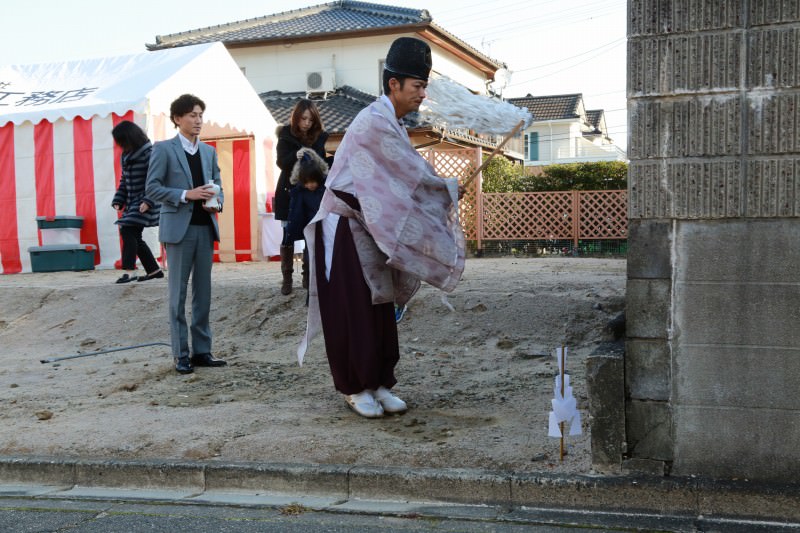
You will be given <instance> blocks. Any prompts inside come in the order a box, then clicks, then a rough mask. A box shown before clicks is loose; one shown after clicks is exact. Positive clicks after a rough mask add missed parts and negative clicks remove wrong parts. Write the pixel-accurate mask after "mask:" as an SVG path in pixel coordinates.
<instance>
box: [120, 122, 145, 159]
mask: <svg viewBox="0 0 800 533" xmlns="http://www.w3.org/2000/svg"><path fill="white" fill-rule="evenodd" d="M111 136H112V137H114V142H115V143H117V145H118V146H119V147H120V148H122V151H123V152H124V153H130V152H135V151H136V150H138V149H139V148H141V147H142V146H143V145H144V144H145V143H149V142H150V139H148V138H147V134H146V133H145V132H144V131H142V128H140V127H139V126H137V125H136V124H134V123H133V122H131V121H129V120H123V121H122V122H120V123H119V124H117V125H116V126H114V129H113V130H111Z"/></svg>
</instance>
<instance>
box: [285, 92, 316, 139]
mask: <svg viewBox="0 0 800 533" xmlns="http://www.w3.org/2000/svg"><path fill="white" fill-rule="evenodd" d="M306 111H309V112H310V113H311V127H310V128H308V131H307V132H305V133H303V132H302V131H300V128H299V127H298V125H299V124H300V118H301V117H302V116H303V113H305V112H306ZM322 129H323V128H322V119H321V118H320V116H319V110H318V109H317V105H316V104H315V103H314V102H312V101H311V100H309V99H307V98H303V99H301V100H298V101H297V103H296V104H295V105H294V108H293V109H292V114H291V116H289V131H291V132H292V135H294V136H295V137H297V139H298V140H299V141H300V142H301V143H302V144H303V145H304V146H311V145H312V144H314V141H316V140H317V138H319V134H320V133H322Z"/></svg>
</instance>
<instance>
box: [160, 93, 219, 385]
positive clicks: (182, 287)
mask: <svg viewBox="0 0 800 533" xmlns="http://www.w3.org/2000/svg"><path fill="white" fill-rule="evenodd" d="M205 109H206V105H205V103H203V101H202V100H200V99H199V98H198V97H196V96H194V95H191V94H184V95H181V96H180V97H178V98H177V99H176V100H175V101H174V102H172V105H170V109H169V111H170V120H172V123H173V124H174V125H175V127H176V128H178V134H177V135H176V136H175V137H173V138H172V139H170V140H166V141H161V142H157V143H155V145H154V146H153V152H152V155H151V156H150V168H149V169H148V171H147V185H146V187H145V191H146V194H147V196H148V197H149V198H151V199H152V200H154V201H156V202H161V218H160V222H159V232H158V235H159V240H160V241H161V242H163V243H164V244H165V245H166V249H167V264H168V265H169V277H168V287H169V323H170V338H171V343H172V355H173V357H174V358H175V370H177V371H178V372H179V373H181V374H189V373H191V372H194V367H195V366H225V365H226V364H227V363H226V362H225V361H223V360H221V359H216V358H215V357H213V356H212V355H211V328H210V326H209V319H208V318H209V311H210V308H211V264H212V261H213V258H214V241H219V226H218V225H217V212H219V211H220V210H221V208H222V181H221V179H220V173H219V165H218V163H217V152H216V151H215V150H214V148H212V147H211V146H209V145H207V144H206V143H204V142H200V140H199V135H200V129H201V128H202V126H203V112H204V111H205ZM214 185H216V188H215V187H214ZM217 190H218V191H219V193H218V194H215V193H216V191H217ZM213 199H216V200H217V202H214V201H213ZM209 200H210V202H208V201H209ZM207 204H215V206H214V207H210V206H208V205H207ZM190 274H191V278H192V326H191V335H192V350H191V352H190V351H189V338H188V337H189V335H188V333H189V332H188V331H187V327H186V312H185V306H186V290H187V286H188V283H189V276H190Z"/></svg>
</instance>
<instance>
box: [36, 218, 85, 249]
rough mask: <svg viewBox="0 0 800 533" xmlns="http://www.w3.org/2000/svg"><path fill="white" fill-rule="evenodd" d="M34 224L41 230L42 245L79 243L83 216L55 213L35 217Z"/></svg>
mask: <svg viewBox="0 0 800 533" xmlns="http://www.w3.org/2000/svg"><path fill="white" fill-rule="evenodd" d="M36 225H37V226H38V227H39V229H40V230H41V231H42V245H43V246H49V245H53V244H80V242H81V228H82V227H83V217H78V216H69V215H57V216H53V217H36Z"/></svg>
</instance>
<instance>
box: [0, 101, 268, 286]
mask: <svg viewBox="0 0 800 533" xmlns="http://www.w3.org/2000/svg"><path fill="white" fill-rule="evenodd" d="M121 120H131V121H134V122H136V123H137V124H139V125H140V126H142V127H143V129H145V130H147V128H146V127H145V124H144V122H145V120H146V117H144V116H140V115H138V114H137V115H136V116H134V113H133V112H128V113H126V114H125V115H122V116H119V115H116V114H112V115H110V116H108V117H97V116H95V117H92V118H89V119H84V118H81V117H76V118H75V119H73V120H70V121H67V120H58V121H56V122H55V123H51V122H48V121H46V120H43V121H41V122H39V123H38V124H36V125H33V124H31V123H30V122H25V123H24V124H22V125H19V126H15V125H14V124H13V123H8V124H6V125H4V126H2V127H0V273H3V274H12V273H17V272H29V271H30V270H31V265H30V256H29V253H28V248H29V247H31V246H39V245H40V244H41V234H40V232H39V231H38V228H37V226H36V217H37V216H55V215H77V216H81V217H83V218H84V223H83V228H82V229H81V231H80V242H81V243H82V244H94V245H95V246H96V247H97V253H96V255H95V265H97V266H98V267H102V268H106V267H107V268H112V267H113V266H114V264H115V262H116V261H117V260H118V259H119V258H120V240H119V233H118V229H117V225H116V224H114V222H115V221H116V219H117V216H118V215H117V212H116V211H115V210H114V209H112V208H111V200H112V199H113V196H114V192H115V191H116V188H117V184H118V183H119V176H120V150H119V148H117V147H116V145H115V144H114V142H113V139H112V137H111V130H112V128H113V127H114V126H115V125H116V124H118V123H119V122H120V121H121ZM154 122H155V128H154V130H156V132H157V133H156V135H157V136H156V139H159V140H160V139H162V138H163V133H162V132H163V130H164V128H163V124H161V125H160V124H159V123H160V122H163V118H161V117H159V119H156V120H155V121H154ZM158 130H161V131H158ZM151 131H153V130H151ZM210 144H212V145H216V147H217V151H218V154H219V160H220V170H221V172H222V180H223V190H224V191H225V210H224V211H223V213H222V214H221V216H220V231H221V232H222V242H221V243H220V244H219V247H218V248H219V251H218V254H217V256H216V259H217V260H221V261H250V260H253V259H257V258H258V257H257V256H258V244H257V243H258V235H257V233H258V216H257V213H258V211H257V205H256V202H257V200H256V187H255V175H254V174H255V172H254V154H253V141H252V139H248V138H245V139H236V140H219V141H217V142H211V143H210Z"/></svg>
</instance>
